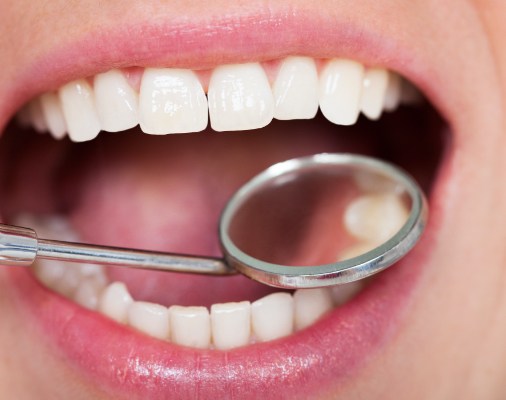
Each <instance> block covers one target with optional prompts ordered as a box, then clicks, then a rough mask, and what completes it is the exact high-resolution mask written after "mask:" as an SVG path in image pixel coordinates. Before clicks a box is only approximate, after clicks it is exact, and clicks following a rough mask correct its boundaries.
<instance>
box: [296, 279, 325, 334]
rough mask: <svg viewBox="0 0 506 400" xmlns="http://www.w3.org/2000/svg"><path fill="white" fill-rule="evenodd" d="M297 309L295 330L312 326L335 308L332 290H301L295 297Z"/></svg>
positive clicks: (297, 291)
mask: <svg viewBox="0 0 506 400" xmlns="http://www.w3.org/2000/svg"><path fill="white" fill-rule="evenodd" d="M293 303H294V308H295V329H297V330H300V329H304V328H306V327H308V326H309V325H312V324H313V323H314V322H316V321H317V320H318V319H319V318H320V317H322V316H323V315H325V314H326V313H327V312H329V311H330V310H332V308H334V304H333V301H332V295H331V292H330V289H326V288H318V289H299V290H296V291H295V293H294V295H293Z"/></svg>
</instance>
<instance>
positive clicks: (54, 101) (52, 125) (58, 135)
mask: <svg viewBox="0 0 506 400" xmlns="http://www.w3.org/2000/svg"><path fill="white" fill-rule="evenodd" d="M40 102H41V106H42V112H43V114H44V118H45V120H46V122H47V127H48V130H49V132H50V133H51V135H52V136H53V137H54V138H55V139H62V138H64V137H65V134H66V133H67V125H66V123H65V117H64V116H63V111H62V108H61V105H60V99H59V98H58V96H57V95H56V93H52V92H51V93H46V94H43V95H42V96H41V97H40Z"/></svg>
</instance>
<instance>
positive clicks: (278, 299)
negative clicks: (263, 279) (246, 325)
mask: <svg viewBox="0 0 506 400" xmlns="http://www.w3.org/2000/svg"><path fill="white" fill-rule="evenodd" d="M293 324H294V310H293V297H292V295H290V294H289V293H282V292H278V293H272V294H269V295H267V296H265V297H263V298H261V299H259V300H257V301H255V302H254V303H252V304H251V327H252V330H253V334H254V335H255V337H256V339H257V340H258V341H260V342H265V341H267V340H274V339H278V338H281V337H283V336H287V335H290V334H291V333H292V332H293Z"/></svg>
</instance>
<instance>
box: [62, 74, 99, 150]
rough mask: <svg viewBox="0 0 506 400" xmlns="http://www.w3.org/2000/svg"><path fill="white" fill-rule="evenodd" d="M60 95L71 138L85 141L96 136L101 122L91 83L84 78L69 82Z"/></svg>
mask: <svg viewBox="0 0 506 400" xmlns="http://www.w3.org/2000/svg"><path fill="white" fill-rule="evenodd" d="M58 95H59V97H60V102H61V105H62V109H63V115H64V116H65V122H66V124H67V128H68V134H69V136H70V139H71V140H72V141H74V142H84V141H86V140H91V139H94V138H96V137H97V135H98V134H99V132H100V122H99V120H98V115H97V111H96V108H95V100H94V99H93V89H92V88H91V86H90V85H89V83H88V82H87V81H86V80H84V79H80V80H77V81H73V82H70V83H67V84H66V85H64V86H62V87H61V88H60V90H59V91H58Z"/></svg>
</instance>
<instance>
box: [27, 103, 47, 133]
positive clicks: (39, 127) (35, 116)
mask: <svg viewBox="0 0 506 400" xmlns="http://www.w3.org/2000/svg"><path fill="white" fill-rule="evenodd" d="M28 110H29V113H30V120H31V121H32V125H33V127H34V128H35V130H36V131H37V132H40V133H43V132H46V131H47V124H46V120H45V118H44V114H43V112H42V104H41V103H40V98H36V99H33V100H32V101H31V102H30V103H29V105H28Z"/></svg>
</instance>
